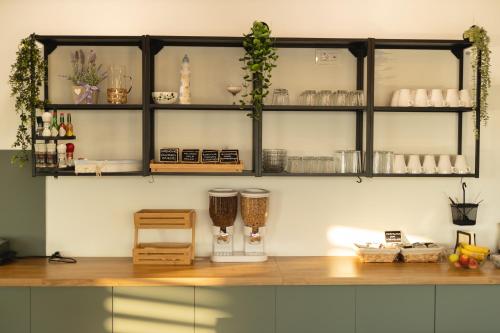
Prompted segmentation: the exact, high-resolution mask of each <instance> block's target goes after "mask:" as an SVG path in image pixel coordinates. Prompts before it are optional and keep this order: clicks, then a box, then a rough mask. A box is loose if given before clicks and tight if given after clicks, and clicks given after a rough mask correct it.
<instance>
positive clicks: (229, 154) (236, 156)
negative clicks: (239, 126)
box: [220, 149, 240, 164]
mask: <svg viewBox="0 0 500 333" xmlns="http://www.w3.org/2000/svg"><path fill="white" fill-rule="evenodd" d="M220 162H221V163H227V164H238V163H239V162H240V153H239V151H238V149H223V150H221V152H220Z"/></svg>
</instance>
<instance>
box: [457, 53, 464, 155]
mask: <svg viewBox="0 0 500 333" xmlns="http://www.w3.org/2000/svg"><path fill="white" fill-rule="evenodd" d="M457 55H458V90H462V89H463V88H464V50H463V49H461V50H460V51H459V52H457ZM463 118H464V117H463V114H462V113H458V114H457V136H458V137H457V154H458V155H462V149H463V131H464V127H463Z"/></svg>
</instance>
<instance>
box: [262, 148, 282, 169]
mask: <svg viewBox="0 0 500 333" xmlns="http://www.w3.org/2000/svg"><path fill="white" fill-rule="evenodd" d="M286 156H287V151H286V149H264V150H263V168H264V171H266V172H283V171H284V170H285V167H286Z"/></svg>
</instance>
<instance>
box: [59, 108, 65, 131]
mask: <svg viewBox="0 0 500 333" xmlns="http://www.w3.org/2000/svg"><path fill="white" fill-rule="evenodd" d="M59 136H61V137H63V136H66V124H65V123H64V112H61V115H60V118H59Z"/></svg>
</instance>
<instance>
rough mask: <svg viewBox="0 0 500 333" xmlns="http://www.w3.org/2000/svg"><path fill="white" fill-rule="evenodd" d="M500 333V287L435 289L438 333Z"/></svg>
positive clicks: (446, 287) (482, 286)
mask: <svg viewBox="0 0 500 333" xmlns="http://www.w3.org/2000/svg"><path fill="white" fill-rule="evenodd" d="M448 332H449V333H471V332H474V333H490V332H491V333H493V332H494V333H498V332H500V286H495V285H491V286H490V285H477V286H472V285H467V286H437V287H436V333H448Z"/></svg>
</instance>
